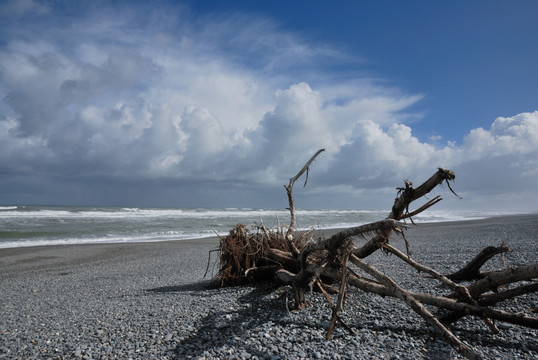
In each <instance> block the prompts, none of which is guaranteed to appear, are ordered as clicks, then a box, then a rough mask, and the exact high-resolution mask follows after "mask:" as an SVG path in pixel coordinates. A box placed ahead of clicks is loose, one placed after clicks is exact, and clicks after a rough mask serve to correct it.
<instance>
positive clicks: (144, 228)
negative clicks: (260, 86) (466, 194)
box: [0, 205, 500, 248]
mask: <svg viewBox="0 0 538 360" xmlns="http://www.w3.org/2000/svg"><path fill="white" fill-rule="evenodd" d="M296 214H297V227H298V229H329V228H345V227H352V226H358V225H362V224H366V223H370V222H374V221H378V220H382V219H384V218H386V217H387V215H388V214H389V211H368V210H297V211H296ZM493 215H500V214H498V213H490V212H476V211H426V212H424V213H422V214H420V215H419V216H417V217H415V218H414V221H415V222H433V221H452V220H469V219H480V218H485V217H489V216H493ZM289 222H290V213H289V211H288V210H286V209H280V210H278V209H250V208H226V209H181V208H125V207H76V206H20V205H18V206H0V248H11V247H22V246H39V245H59V244H96V243H122V242H148V241H164V240H183V239H196V238H203V237H210V236H215V235H216V234H219V235H224V234H227V233H228V231H229V230H230V229H232V228H233V227H234V226H235V225H236V224H238V223H242V224H245V225H256V224H258V225H260V224H263V225H264V226H266V227H267V228H269V229H272V230H275V229H277V228H278V227H279V226H285V225H288V224H289Z"/></svg>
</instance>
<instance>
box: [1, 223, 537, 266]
mask: <svg viewBox="0 0 538 360" xmlns="http://www.w3.org/2000/svg"><path fill="white" fill-rule="evenodd" d="M528 216H531V217H533V216H534V217H536V216H538V213H520V214H509V215H492V216H489V217H484V218H476V219H465V220H443V221H428V222H417V223H416V225H417V226H437V225H441V224H453V225H457V224H459V223H468V222H476V221H487V220H491V219H501V220H502V219H510V218H515V219H517V218H520V217H523V218H524V217H528ZM380 220H382V219H380ZM407 223H409V224H410V225H411V226H414V225H413V224H412V223H411V222H410V221H409V220H407ZM344 229H347V228H345V227H334V228H331V227H329V228H319V229H315V230H314V231H315V232H316V233H318V234H323V235H327V234H334V233H336V232H338V231H341V230H344ZM304 231H307V230H296V232H297V233H301V232H304ZM221 236H226V234H222V235H221ZM200 241H201V242H203V241H218V235H210V236H201V237H187V238H181V239H165V240H146V241H144V240H140V241H136V240H134V241H117V242H115V241H110V242H108V241H100V242H94V243H92V242H80V243H77V242H72V243H71V242H69V243H51V244H38V245H33V244H32V245H26V244H25V245H19V246H9V247H2V246H0V257H1V256H2V252H3V251H5V250H9V249H24V248H28V249H36V250H38V249H40V248H48V247H57V246H107V245H136V244H152V243H156V244H162V243H175V242H200ZM0 245H1V243H0ZM29 251H30V250H29ZM8 252H9V251H8Z"/></svg>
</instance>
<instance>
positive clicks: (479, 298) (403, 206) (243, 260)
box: [212, 149, 538, 359]
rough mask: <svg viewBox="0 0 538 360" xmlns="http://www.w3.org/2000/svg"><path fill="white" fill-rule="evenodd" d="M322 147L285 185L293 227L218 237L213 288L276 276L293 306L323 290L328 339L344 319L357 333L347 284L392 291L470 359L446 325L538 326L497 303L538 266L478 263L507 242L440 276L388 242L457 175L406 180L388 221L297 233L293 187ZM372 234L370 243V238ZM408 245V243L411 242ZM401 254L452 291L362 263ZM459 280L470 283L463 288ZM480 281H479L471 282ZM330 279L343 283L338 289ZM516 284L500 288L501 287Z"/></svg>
mask: <svg viewBox="0 0 538 360" xmlns="http://www.w3.org/2000/svg"><path fill="white" fill-rule="evenodd" d="M323 151H324V149H321V150H319V151H318V152H316V153H315V154H314V155H313V156H312V157H311V158H310V159H309V160H308V162H307V163H306V164H305V165H304V166H303V168H302V169H301V170H300V171H299V173H297V175H296V176H294V177H292V178H291V179H290V182H289V184H288V185H285V186H284V187H285V189H286V193H287V196H288V202H289V208H288V209H289V211H290V218H291V221H290V225H289V226H288V227H287V230H285V231H284V229H282V228H281V229H278V231H270V230H268V229H266V228H265V227H264V226H263V225H256V226H251V227H246V226H244V225H241V224H239V225H237V226H236V227H235V228H234V229H232V230H231V231H230V233H229V235H228V236H226V237H221V239H220V240H221V241H220V268H219V272H218V274H217V276H216V277H215V279H214V281H213V282H212V284H213V286H227V285H236V284H242V283H246V282H257V281H266V280H270V281H275V282H276V283H277V284H278V285H287V286H291V288H292V290H293V294H294V300H295V309H297V310H298V309H301V308H303V307H304V306H307V305H308V302H307V301H306V299H305V294H306V290H307V289H311V288H312V287H314V288H317V289H318V290H319V291H321V292H322V293H323V294H324V296H325V297H326V298H327V301H328V302H329V305H330V307H331V310H332V315H331V323H330V326H329V330H328V332H327V338H328V339H329V338H330V337H331V334H332V332H333V330H334V327H335V326H336V324H337V323H340V324H341V325H342V326H344V327H345V328H346V329H348V330H349V331H353V330H352V329H351V328H349V326H347V325H346V324H345V322H344V321H343V319H342V318H341V317H340V312H341V311H342V310H343V308H344V306H345V300H346V292H347V286H348V285H350V286H354V287H356V288H358V289H361V290H362V291H365V292H369V293H374V294H378V295H381V296H391V297H396V298H398V299H400V300H402V301H403V302H404V303H405V304H406V305H407V306H409V307H410V308H411V309H413V310H414V311H415V312H416V313H417V314H418V315H420V316H421V317H422V318H424V320H425V321H426V322H427V323H428V324H430V325H431V326H432V327H433V328H434V329H435V330H436V331H437V332H438V333H439V334H440V335H441V336H442V337H443V338H444V339H445V340H446V341H447V342H448V343H449V344H450V345H451V346H452V347H454V349H455V350H457V351H458V352H459V353H460V354H462V355H463V356H465V357H466V358H469V359H479V358H480V357H479V355H478V354H476V353H475V352H474V351H473V350H472V349H471V348H469V347H468V346H467V345H466V344H464V343H463V342H462V341H461V340H460V339H459V338H457V337H456V336H455V335H454V334H453V333H452V332H451V331H450V329H449V328H447V327H446V326H445V324H447V323H450V322H453V321H456V320H458V319H461V318H463V317H465V316H475V317H478V318H481V319H483V321H484V322H485V323H486V325H487V326H488V327H489V328H490V329H491V331H493V332H499V329H498V328H497V327H496V326H495V324H494V323H493V320H496V321H504V322H508V323H512V324H517V325H520V326H525V327H530V328H534V329H537V328H538V318H537V317H535V316H531V315H528V314H525V313H524V312H518V313H511V312H508V311H503V310H499V309H494V308H493V306H494V305H496V304H497V303H499V302H501V301H503V300H506V299H510V298H513V297H516V296H521V295H524V294H529V293H533V292H536V291H538V283H537V282H536V279H538V264H530V265H526V266H519V267H516V268H511V269H503V270H499V271H490V272H481V271H480V268H481V267H482V266H483V265H484V263H486V262H487V261H488V260H489V259H491V258H492V257H493V256H494V255H496V254H503V253H505V252H507V251H510V250H509V249H508V247H506V245H504V244H503V245H501V246H499V247H487V248H485V249H484V250H482V252H480V253H479V254H478V255H477V256H476V257H475V258H474V259H473V260H471V261H470V262H469V263H468V264H467V265H466V266H465V267H463V268H462V269H461V270H459V271H457V272H455V273H453V274H450V275H442V274H440V273H438V272H437V271H435V270H434V269H431V268H429V267H427V266H425V265H423V264H420V263H419V262H417V261H415V260H414V259H412V258H411V257H410V255H409V248H407V249H408V251H407V254H404V253H402V252H401V251H399V250H397V249H396V248H394V247H393V246H391V245H390V243H389V240H390V237H391V236H392V235H393V234H394V233H396V234H398V235H402V236H403V235H404V230H405V229H406V228H407V227H408V225H407V224H405V223H403V222H402V220H404V219H410V220H411V222H413V220H412V217H413V216H415V215H417V214H419V213H421V212H423V211H424V210H426V209H428V208H430V207H431V206H433V205H435V204H436V203H438V202H439V201H441V200H442V198H441V197H440V196H435V197H434V198H432V199H431V200H429V201H426V203H424V204H423V205H422V206H420V207H418V208H417V209H416V210H414V211H409V206H410V204H411V203H412V202H414V201H416V200H418V199H420V198H422V197H424V196H425V195H427V194H429V193H430V192H431V191H432V190H433V189H434V188H436V187H437V186H438V185H441V184H443V183H445V184H447V186H448V187H449V189H450V190H451V191H452V193H454V194H455V195H456V196H457V194H456V193H455V192H454V190H452V188H451V186H450V182H451V181H453V180H454V179H455V174H454V173H453V172H452V171H450V170H446V169H441V168H439V169H438V170H437V171H436V172H435V173H434V174H433V175H432V176H431V177H430V178H429V179H428V180H426V181H425V182H424V183H423V184H422V185H420V186H419V187H418V188H413V184H412V183H411V182H410V181H408V180H406V181H405V187H403V188H397V190H398V194H397V197H396V199H395V201H394V205H393V207H392V209H391V212H390V214H389V215H388V217H387V218H386V219H384V220H381V221H377V222H373V223H370V224H365V225H361V226H357V227H353V228H349V229H345V230H343V231H340V232H338V233H336V234H334V235H333V236H331V237H329V238H316V236H315V234H314V233H312V232H307V233H302V234H300V236H296V234H295V227H296V213H295V204H294V201H293V185H294V183H295V182H296V181H297V180H298V179H299V178H300V177H301V176H302V175H303V174H304V173H305V172H306V180H305V185H306V183H307V181H308V173H309V168H310V165H311V164H312V162H313V161H314V160H315V159H316V157H317V156H318V155H319V154H320V153H321V152H323ZM368 236H370V239H369V240H368V239H367V237H368ZM355 237H362V238H364V239H366V243H365V244H363V245H361V246H356V245H355V244H354V243H353V242H352V239H353V238H355ZM404 240H405V243H406V247H408V246H409V244H408V242H407V240H406V239H405V237H404ZM380 249H381V250H383V251H385V252H389V253H392V254H394V255H396V256H397V257H398V258H399V259H401V260H402V261H405V262H406V263H407V264H409V265H410V267H411V268H413V269H415V270H418V271H420V272H424V273H426V274H428V275H430V276H431V279H425V281H434V280H437V281H439V282H441V284H443V285H445V286H447V287H448V288H449V289H452V294H451V295H449V296H438V295H431V294H424V293H418V292H413V291H408V290H405V289H403V288H402V287H401V286H400V285H398V283H397V282H396V281H395V280H394V279H391V278H390V277H388V276H387V275H385V274H383V273H382V272H381V271H379V270H378V269H376V268H375V267H374V266H371V265H369V264H367V263H366V262H365V261H363V259H364V258H366V257H368V256H369V255H371V254H373V253H374V252H376V251H377V250H380ZM359 272H364V273H367V274H369V275H370V276H371V277H373V278H374V279H375V280H372V279H371V278H367V277H364V276H361V275H360V274H359ZM461 281H471V282H470V283H468V284H466V285H462V284H461V283H460V282H461ZM473 281H474V282H473ZM330 284H337V286H336V287H332V286H330ZM508 285H510V286H511V287H510V288H507V289H503V290H502V291H498V290H499V288H501V287H506V286H508ZM329 292H337V293H338V299H337V302H336V304H334V303H333V302H332V300H331V298H330V295H329ZM424 305H431V306H434V307H437V308H438V309H440V310H443V311H445V313H446V311H448V314H445V316H444V317H443V318H441V319H439V318H438V317H436V316H435V315H434V314H433V313H431V312H430V311H429V310H428V309H427V308H426V307H425V306H424Z"/></svg>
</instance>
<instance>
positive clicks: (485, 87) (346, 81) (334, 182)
mask: <svg viewBox="0 0 538 360" xmlns="http://www.w3.org/2000/svg"><path fill="white" fill-rule="evenodd" d="M208 3H211V2H208ZM208 3H206V5H205V6H202V5H199V3H198V2H194V3H190V4H189V3H187V2H186V3H177V2H167V1H157V2H152V3H151V5H148V4H146V3H145V2H131V1H130V2H117V3H116V5H114V6H109V5H107V2H88V4H86V2H76V1H75V2H72V1H58V2H53V3H51V2H38V1H30V0H25V1H6V2H3V3H2V5H0V6H1V7H0V20H1V24H2V32H1V35H0V97H1V98H2V102H1V103H0V204H4V205H7V204H49V205H53V204H66V205H110V206H173V207H260V208H261V207H270V208H282V207H285V206H286V205H287V200H286V197H285V192H284V189H283V187H282V185H284V184H287V182H288V179H289V178H290V177H292V176H293V175H295V173H296V172H297V171H298V170H299V169H300V168H301V167H302V165H303V164H304V163H305V162H306V160H308V158H309V157H310V156H311V155H312V154H313V153H315V151H316V150H318V149H319V148H325V149H326V152H324V153H323V154H322V155H321V156H320V157H319V158H318V159H317V160H316V162H315V163H314V164H313V165H312V168H311V172H310V178H309V183H308V186H307V187H306V188H304V189H303V188H302V187H301V186H302V185H301V186H297V188H296V190H295V194H296V199H297V206H298V207H301V208H342V209H348V208H351V209H387V208H389V207H390V206H391V205H392V201H393V200H394V197H395V195H396V190H395V188H396V187H397V186H402V184H403V181H404V180H405V179H410V180H411V181H413V182H414V183H415V184H419V183H421V182H422V181H424V180H426V179H427V178H428V177H429V176H430V175H432V174H433V173H434V172H435V171H436V169H437V167H444V168H449V169H452V170H453V171H455V173H456V176H457V178H456V181H455V183H454V185H453V187H454V189H455V190H456V191H457V192H458V193H459V194H460V195H461V196H462V197H463V199H461V200H460V199H457V198H456V197H454V196H452V195H451V194H450V191H449V190H448V189H439V190H438V191H437V194H441V195H443V197H444V198H445V201H444V202H443V203H441V204H440V205H438V208H443V209H446V208H449V209H475V210H480V209H486V210H511V211H538V190H537V187H538V109H537V103H536V99H538V86H537V83H536V81H537V80H538V76H537V72H538V71H537V68H536V64H537V63H538V55H537V50H536V49H538V44H537V40H536V31H534V30H537V31H538V29H537V26H536V23H535V22H534V21H533V20H534V19H533V18H532V16H529V14H536V12H535V11H531V10H537V9H536V8H537V6H536V2H523V1H522V2H521V3H518V5H511V4H509V3H506V2H500V3H499V2H492V3H491V4H494V5H492V7H491V9H493V10H489V11H488V12H482V11H480V9H477V6H476V5H470V6H469V7H465V5H463V4H465V3H466V2H462V3H459V2H458V3H456V5H454V6H455V8H454V9H434V8H431V9H430V8H428V7H426V10H425V12H426V13H422V14H421V17H420V18H417V19H413V18H412V16H413V13H414V11H416V10H417V9H418V8H421V9H422V7H421V5H420V4H418V3H415V2H409V3H408V4H409V8H405V9H400V8H397V7H390V6H389V7H388V8H386V9H385V10H383V12H381V11H382V10H381V9H370V8H369V9H355V8H353V9H346V7H345V6H346V5H345V4H348V2H342V5H341V6H338V5H331V6H333V7H335V8H336V9H337V10H334V9H333V8H331V9H327V11H332V12H335V11H339V12H338V13H335V14H331V16H329V17H328V18H330V19H332V20H331V21H328V20H327V17H324V16H323V9H320V8H319V6H318V8H316V7H313V8H309V9H310V11H312V13H310V14H308V13H304V11H303V10H304V9H301V8H298V7H295V6H294V7H293V8H290V9H288V10H289V11H288V12H287V13H285V12H284V10H282V9H281V8H282V6H280V5H279V7H278V9H277V8H276V7H275V8H270V7H268V6H266V5H263V4H262V2H260V3H259V4H260V5H259V8H256V6H254V5H252V4H250V3H249V5H246V4H245V3H244V2H235V1H231V2H226V4H228V5H229V7H228V8H226V9H224V8H222V7H220V8H219V7H218V6H217V5H215V6H214V7H212V6H209V5H207V4H208ZM255 3H258V2H255ZM299 3H300V2H299ZM331 4H332V3H331ZM394 4H397V3H394ZM499 4H507V5H499ZM348 6H352V7H353V6H355V5H349V4H348ZM357 6H358V5H357ZM436 6H445V5H436ZM503 6H504V7H508V8H503ZM510 6H513V8H511V7H510ZM312 9H313V10H312ZM316 9H317V10H320V11H319V13H315V10H316ZM387 9H388V10H387ZM439 10H442V11H439ZM353 11H356V12H357V14H358V16H359V14H360V16H363V17H364V19H365V21H364V22H361V21H358V19H356V18H353V17H348V16H346V12H353ZM387 12H388V14H387ZM290 14H291V15H290ZM440 14H442V15H440ZM461 14H463V15H469V16H461ZM477 14H478V15H477ZM376 16H377V17H378V18H379V21H387V17H391V18H392V19H393V21H391V22H385V23H384V26H383V29H381V28H380V27H379V24H376V23H375V22H371V23H367V22H366V19H371V18H374V19H375V18H376ZM456 16H458V18H457V19H456V18H455V17H456ZM473 16H476V17H474V18H473ZM440 17H441V18H440ZM451 17H454V18H451ZM322 20H323V21H322ZM359 20H360V19H359ZM452 20H457V21H452ZM357 24H358V25H357ZM436 24H437V25H436ZM438 24H443V26H442V27H440V26H438ZM445 25H446V26H445ZM411 26H415V27H416V28H410V27H411ZM335 27H337V28H339V29H342V30H341V31H342V32H341V33H336V32H335V30H331V29H334V28H335ZM462 28H463V29H465V33H461V32H460V31H461V29H462ZM324 29H327V30H326V31H324ZM331 31H332V32H331ZM400 31H401V32H402V34H404V35H406V36H404V37H402V38H401V39H400V38H398V36H399V34H400ZM344 33H345V35H344ZM499 34H505V35H504V37H501V36H500V35H499ZM372 37H373V38H375V39H376V41H375V42H373V41H370V42H366V41H363V42H359V41H358V40H357V39H363V38H370V39H371V38H372ZM395 37H396V38H395ZM430 37H431V38H430ZM432 39H433V40H432ZM493 40H495V41H493ZM424 42H427V44H428V47H427V48H426V49H422V50H423V52H419V53H417V52H416V50H417V47H416V45H417V44H419V43H424ZM380 44H387V46H384V47H383V46H380ZM399 45H401V46H399ZM380 49H383V52H382V51H381V50H380ZM496 51H499V53H498V54H497V53H495V52H496ZM503 51H511V54H512V56H505V55H506V54H502V56H501V54H500V53H501V52H503ZM447 57H448V58H450V59H452V60H450V61H447ZM413 60H416V62H418V63H419V65H417V64H415V65H409V64H412V63H414V61H413ZM404 63H405V64H408V66H405V67H403V66H402V64H404ZM491 63H493V64H495V68H494V69H491V68H490V67H491V66H490V65H488V64H491ZM420 64H423V65H420ZM485 67H487V68H490V71H485V70H484V69H485ZM428 79H429V80H428ZM428 81H429V82H428ZM503 87H504V88H503ZM471 89H472V91H471Z"/></svg>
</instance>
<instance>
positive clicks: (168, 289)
mask: <svg viewBox="0 0 538 360" xmlns="http://www.w3.org/2000/svg"><path fill="white" fill-rule="evenodd" d="M209 283H210V281H209V280H207V281H199V282H195V283H190V284H184V285H176V286H162V287H158V288H153V289H146V291H149V292H153V293H182V292H188V291H197V290H205V289H207V286H208V285H209Z"/></svg>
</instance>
